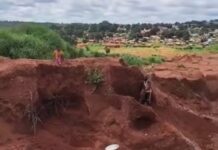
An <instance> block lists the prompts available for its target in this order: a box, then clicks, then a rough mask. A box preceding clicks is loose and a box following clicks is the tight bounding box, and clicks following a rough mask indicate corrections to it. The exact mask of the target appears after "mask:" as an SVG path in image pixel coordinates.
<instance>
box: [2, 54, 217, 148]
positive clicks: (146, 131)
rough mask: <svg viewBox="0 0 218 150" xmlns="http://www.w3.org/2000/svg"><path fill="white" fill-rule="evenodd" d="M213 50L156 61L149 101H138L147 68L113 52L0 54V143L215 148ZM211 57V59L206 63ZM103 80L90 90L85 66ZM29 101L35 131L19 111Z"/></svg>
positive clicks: (23, 145)
mask: <svg viewBox="0 0 218 150" xmlns="http://www.w3.org/2000/svg"><path fill="white" fill-rule="evenodd" d="M217 58H218V56H213V57H195V56H192V57H183V58H176V59H175V60H172V61H171V62H167V63H165V64H163V65H160V66H157V67H155V69H154V70H153V73H152V88H153V90H154V93H153V97H154V98H153V100H154V101H153V104H152V106H151V107H148V106H144V105H141V104H140V103H139V102H138V98H139V93H140V87H141V84H142V81H143V79H144V75H143V74H142V72H141V71H140V70H139V69H137V68H134V67H133V68H129V67H126V66H122V65H121V64H120V62H119V60H117V59H113V58H98V59H94V58H93V59H76V60H68V61H66V62H65V64H64V65H62V66H55V65H53V64H52V62H50V61H34V60H25V59H23V60H10V59H2V58H1V59H0V112H1V113H0V114H1V116H0V149H1V150H103V149H104V148H105V147H106V146H107V145H110V144H113V143H116V144H119V145H120V150H216V149H218V142H217V141H218V140H217V139H218V135H217V132H218V123H217V120H218V118H217V117H218V116H217V115H218V109H217V106H218V102H217V96H218V95H217V93H218V88H217V86H216V83H217V82H218V69H217V68H215V66H217V65H218V59H217ZM208 64H209V65H208ZM90 68H99V69H100V70H101V71H102V73H103V75H104V82H103V84H102V85H100V86H99V87H98V88H97V89H96V90H95V91H94V92H93V89H95V88H94V86H93V85H90V84H87V83H86V78H87V70H89V69H90ZM31 104H33V105H34V108H35V109H36V111H37V113H38V117H39V118H40V119H41V121H42V122H38V124H37V127H36V133H35V135H34V134H33V129H32V123H31V122H29V121H28V120H27V117H26V116H25V115H24V114H25V112H26V109H27V108H28V106H30V105H31Z"/></svg>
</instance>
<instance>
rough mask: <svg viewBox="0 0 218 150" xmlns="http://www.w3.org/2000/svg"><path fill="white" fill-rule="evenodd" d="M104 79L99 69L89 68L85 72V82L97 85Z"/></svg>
mask: <svg viewBox="0 0 218 150" xmlns="http://www.w3.org/2000/svg"><path fill="white" fill-rule="evenodd" d="M103 81H104V77H103V74H102V72H101V71H100V70H99V69H91V70H89V71H88V74H87V82H88V83H89V84H92V85H95V86H96V87H97V86H99V85H100V84H101V83H102V82H103Z"/></svg>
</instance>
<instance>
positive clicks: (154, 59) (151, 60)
mask: <svg viewBox="0 0 218 150" xmlns="http://www.w3.org/2000/svg"><path fill="white" fill-rule="evenodd" d="M144 60H145V64H146V65H150V64H161V63H163V62H164V58H163V57H161V56H158V55H157V56H156V55H155V56H151V57H147V58H144Z"/></svg>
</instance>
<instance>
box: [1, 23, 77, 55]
mask: <svg viewBox="0 0 218 150" xmlns="http://www.w3.org/2000/svg"><path fill="white" fill-rule="evenodd" d="M56 48H60V49H62V50H63V51H64V54H65V57H67V58H72V57H76V56H77V54H76V51H75V50H74V49H73V48H72V47H71V46H70V45H69V44H68V43H67V42H65V41H64V40H63V39H62V38H61V37H60V36H59V35H58V34H57V33H55V32H53V31H52V30H50V29H48V28H46V27H43V26H39V25H34V24H29V25H22V26H17V27H15V28H7V29H5V28H4V29H1V30H0V55H2V56H6V57H11V58H32V59H48V58H51V57H52V52H53V50H54V49H56Z"/></svg>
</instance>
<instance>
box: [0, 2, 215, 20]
mask: <svg viewBox="0 0 218 150" xmlns="http://www.w3.org/2000/svg"><path fill="white" fill-rule="evenodd" d="M210 19H218V0H0V20H19V21H35V22H60V23H61V22H64V23H71V22H87V23H95V22H97V23H98V22H101V21H103V20H108V21H110V22H113V23H114V22H116V23H138V22H140V23H142V22H151V23H156V22H176V21H180V22H184V21H190V20H210Z"/></svg>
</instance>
